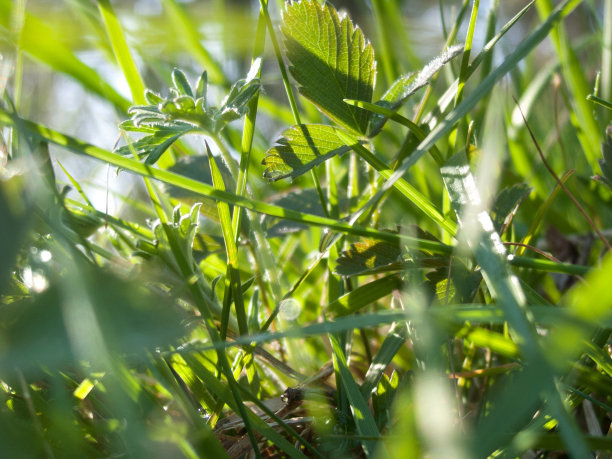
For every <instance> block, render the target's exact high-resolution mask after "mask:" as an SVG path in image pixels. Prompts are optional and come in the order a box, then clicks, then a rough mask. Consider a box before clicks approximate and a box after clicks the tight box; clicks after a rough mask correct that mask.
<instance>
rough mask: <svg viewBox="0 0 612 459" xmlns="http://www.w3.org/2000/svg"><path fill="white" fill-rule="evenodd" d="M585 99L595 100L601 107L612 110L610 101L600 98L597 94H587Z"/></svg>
mask: <svg viewBox="0 0 612 459" xmlns="http://www.w3.org/2000/svg"><path fill="white" fill-rule="evenodd" d="M587 100H590V101H592V102H595V103H596V104H599V105H601V106H602V107H605V108H607V109H608V110H612V103H610V102H608V101H607V100H604V99H601V98H599V97H597V96H594V95H593V94H589V95H588V96H587Z"/></svg>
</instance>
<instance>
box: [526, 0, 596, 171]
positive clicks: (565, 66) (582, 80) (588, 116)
mask: <svg viewBox="0 0 612 459" xmlns="http://www.w3.org/2000/svg"><path fill="white" fill-rule="evenodd" d="M574 3H576V4H578V3H581V2H574ZM536 7H537V8H538V12H539V13H540V17H541V18H542V19H544V18H546V19H547V20H548V18H550V17H552V14H553V13H552V10H553V2H552V1H551V0H542V1H538V2H536ZM550 37H551V40H552V42H553V45H554V47H555V50H556V52H557V56H558V58H559V62H560V64H561V70H562V73H563V77H564V79H565V80H566V82H567V84H568V87H569V90H570V91H571V92H572V94H573V99H572V100H573V103H574V104H575V107H574V110H575V114H576V118H577V123H578V125H577V126H576V134H577V135H578V139H579V141H580V145H581V146H582V149H583V154H584V155H585V157H586V159H587V160H588V162H589V164H590V165H591V167H592V169H593V171H597V170H598V167H597V159H598V158H599V155H600V150H599V143H600V142H601V139H602V133H601V130H600V128H599V126H598V123H597V121H596V119H595V117H594V115H593V109H592V107H591V106H590V104H589V103H588V102H587V100H586V97H587V96H588V95H589V94H590V92H591V87H590V85H589V83H588V82H587V79H586V76H585V74H584V70H583V67H582V65H581V63H580V61H579V60H578V57H577V56H576V52H575V51H574V49H573V47H572V43H571V40H570V38H569V37H568V36H567V33H566V32H565V28H564V26H563V24H558V25H557V27H555V28H553V29H551V32H550Z"/></svg>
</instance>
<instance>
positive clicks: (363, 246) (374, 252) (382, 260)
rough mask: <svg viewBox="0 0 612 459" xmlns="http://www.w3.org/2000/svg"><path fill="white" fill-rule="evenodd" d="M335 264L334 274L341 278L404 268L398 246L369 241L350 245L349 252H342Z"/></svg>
mask: <svg viewBox="0 0 612 459" xmlns="http://www.w3.org/2000/svg"><path fill="white" fill-rule="evenodd" d="M336 263H337V266H336V269H335V272H336V274H340V275H342V276H356V275H359V274H366V273H371V272H372V271H376V272H383V271H390V270H398V269H402V268H403V267H404V262H403V261H402V251H401V249H400V247H399V245H397V244H390V243H388V242H380V241H374V240H371V239H366V240H364V241H362V242H356V243H354V244H351V247H350V248H349V250H347V251H345V252H342V254H341V255H340V256H339V257H338V259H337V260H336Z"/></svg>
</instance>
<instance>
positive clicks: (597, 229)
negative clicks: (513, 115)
mask: <svg viewBox="0 0 612 459" xmlns="http://www.w3.org/2000/svg"><path fill="white" fill-rule="evenodd" d="M514 102H515V103H516V104H517V106H518V107H519V110H520V108H521V107H520V106H519V105H518V101H517V100H516V99H514ZM521 116H522V117H523V121H524V122H525V126H526V127H527V130H528V131H529V135H530V136H531V140H533V144H534V145H535V147H536V150H537V151H538V154H539V155H540V159H541V160H542V162H543V163H544V166H546V169H547V170H548V172H549V173H550V175H552V177H553V178H554V179H555V181H556V182H557V184H558V185H559V186H560V187H561V188H562V189H563V191H564V192H565V194H566V195H567V196H568V197H569V198H570V199H571V200H572V202H573V203H574V205H575V206H576V208H577V209H578V211H579V212H580V213H581V214H582V216H583V217H584V219H585V220H586V221H587V223H588V224H589V225H590V226H591V228H593V231H595V233H596V234H597V236H598V237H599V239H600V240H601V242H602V243H603V244H604V246H605V247H606V248H607V249H608V250H612V247H611V246H610V242H608V240H607V239H606V237H605V236H604V235H603V234H602V233H601V231H600V230H599V228H598V227H597V225H596V224H595V222H594V221H593V219H591V217H590V216H589V214H588V213H587V212H586V210H584V208H583V207H582V205H581V204H580V203H579V202H578V200H577V199H576V197H575V196H574V195H573V193H572V192H571V191H570V190H569V189H568V188H567V187H566V186H565V184H564V183H563V181H562V180H560V179H559V176H558V175H557V174H556V173H555V171H554V170H553V169H552V167H550V164H548V161H547V160H546V157H545V156H544V153H542V149H541V148H540V145H539V143H538V141H537V139H536V137H535V134H534V133H533V131H532V130H531V127H530V126H529V123H528V122H527V118H525V115H524V114H523V111H522V110H521Z"/></svg>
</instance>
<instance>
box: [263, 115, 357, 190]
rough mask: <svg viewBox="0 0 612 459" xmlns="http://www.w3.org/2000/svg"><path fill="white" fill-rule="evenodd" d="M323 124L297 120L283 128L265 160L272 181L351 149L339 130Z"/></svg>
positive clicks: (292, 178)
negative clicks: (341, 137)
mask: <svg viewBox="0 0 612 459" xmlns="http://www.w3.org/2000/svg"><path fill="white" fill-rule="evenodd" d="M337 131H338V129H337V128H335V127H333V126H327V125H323V124H296V125H295V126H293V127H291V128H289V129H287V130H286V131H284V132H283V134H282V137H281V138H280V139H279V140H277V144H276V145H275V146H273V147H272V148H270V149H269V150H268V152H267V155H266V157H265V158H264V159H263V161H262V164H263V165H264V166H266V170H265V171H264V174H263V175H264V177H265V178H267V179H268V180H270V181H276V180H280V179H282V178H286V177H290V178H291V180H294V179H295V178H296V177H299V176H300V175H302V174H304V173H305V172H308V171H309V170H310V169H312V168H313V167H315V166H318V165H319V164H321V163H322V162H324V161H326V160H328V159H329V158H331V157H333V156H335V155H339V154H342V153H346V152H347V151H349V150H350V148H349V147H347V146H346V145H345V144H344V142H343V141H342V140H340V138H338V135H337V134H336V132H337Z"/></svg>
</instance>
